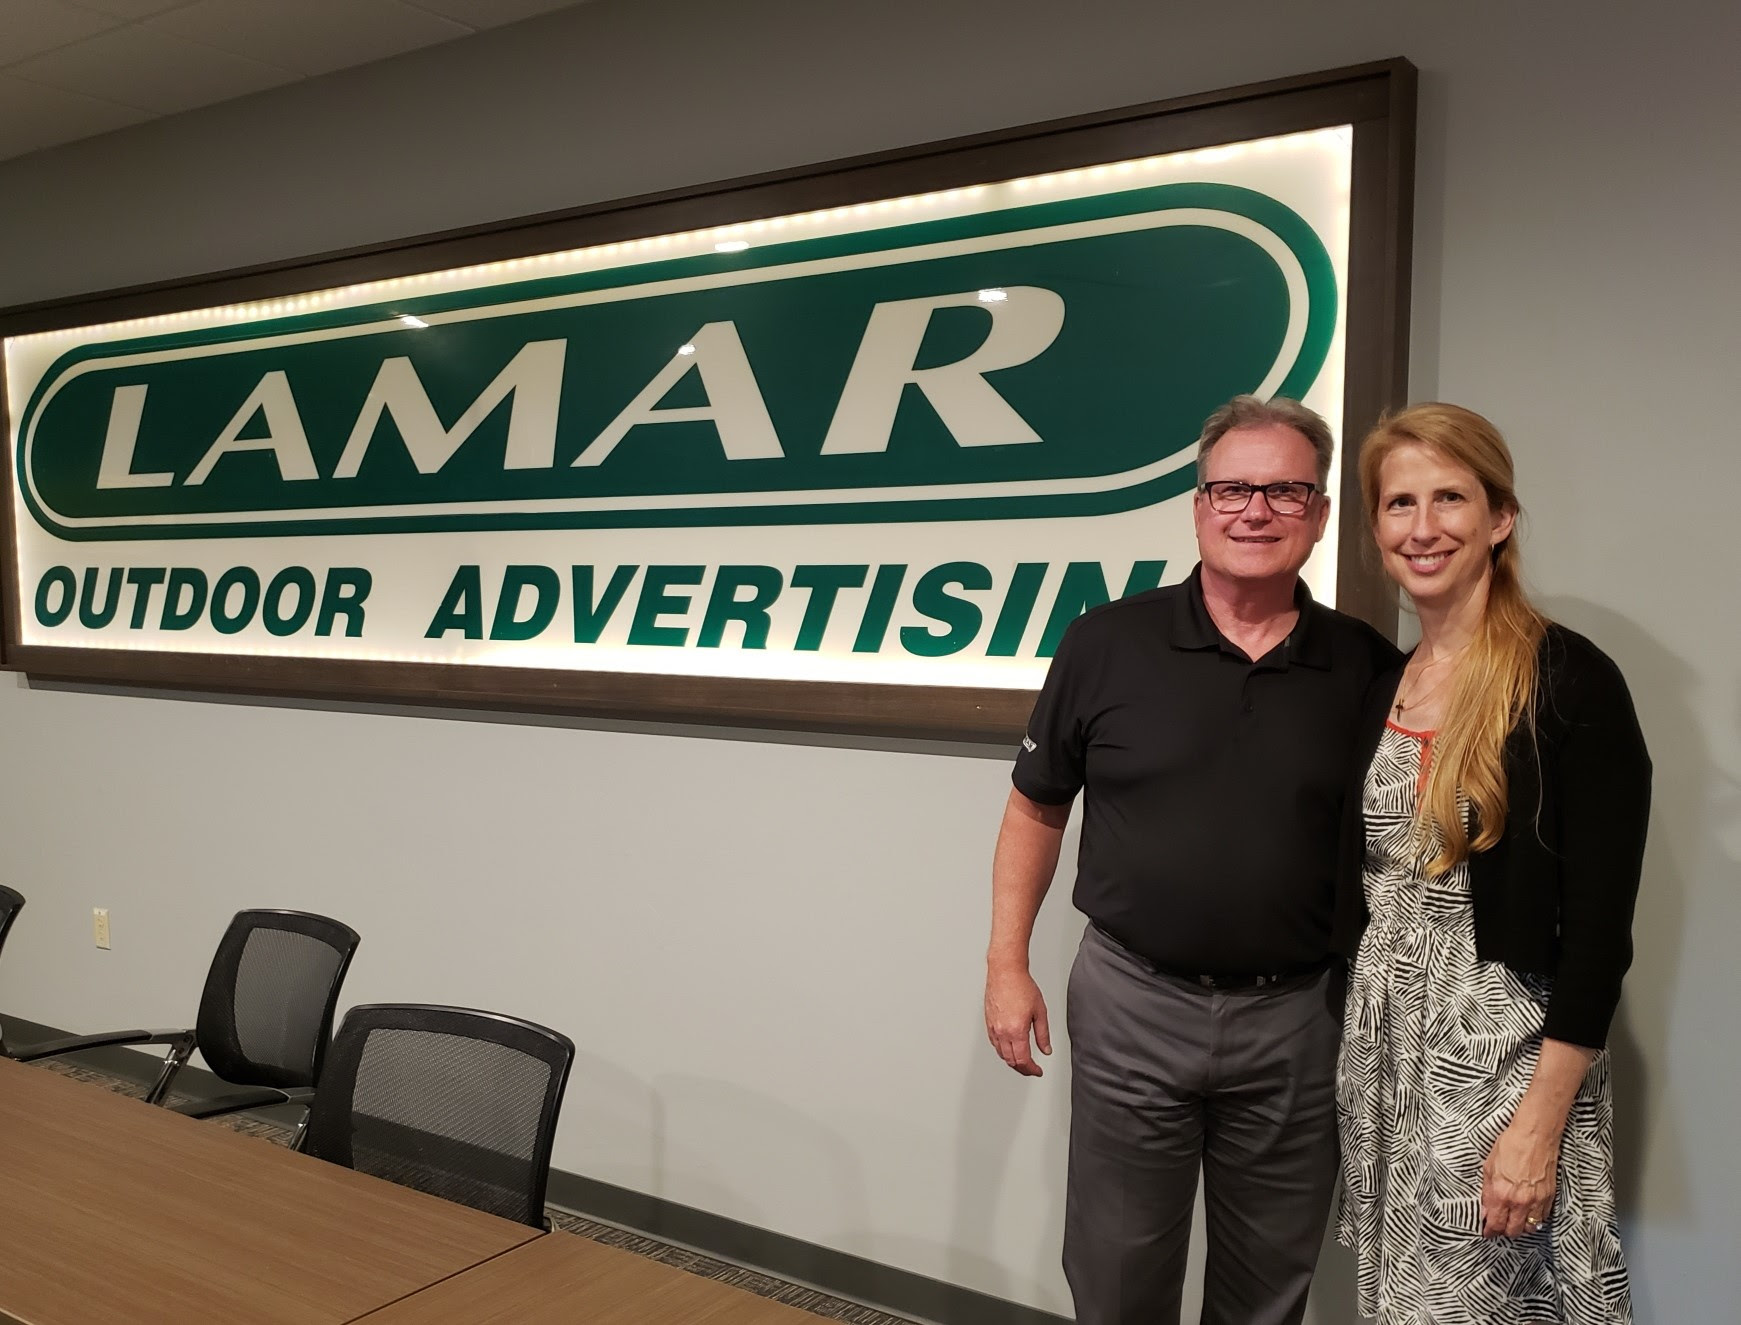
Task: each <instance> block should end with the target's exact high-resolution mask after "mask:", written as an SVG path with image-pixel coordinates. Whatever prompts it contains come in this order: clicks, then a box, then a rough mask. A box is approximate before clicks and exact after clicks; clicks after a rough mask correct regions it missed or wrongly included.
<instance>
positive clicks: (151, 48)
mask: <svg viewBox="0 0 1741 1325" xmlns="http://www.w3.org/2000/svg"><path fill="white" fill-rule="evenodd" d="M5 72H7V73H9V74H11V75H12V76H13V77H15V78H23V79H28V80H30V81H31V82H38V83H47V84H48V85H49V86H51V87H59V88H65V89H66V90H68V91H71V92H83V93H84V94H85V95H86V96H92V97H98V98H100V99H102V100H105V101H118V102H120V103H121V104H122V105H124V106H137V107H138V108H139V109H141V110H154V111H156V112H157V113H158V114H160V115H169V114H173V113H174V112H176V111H178V110H190V109H192V108H193V107H195V106H205V105H209V104H210V103H211V102H214V101H227V100H228V99H229V98H231V97H239V96H242V95H244V94H246V93H249V92H258V91H259V90H260V89H261V88H266V87H275V86H277V85H278V84H280V83H285V82H289V81H291V79H292V78H293V77H294V74H292V73H291V72H290V71H288V70H286V69H285V68H284V67H283V66H281V65H279V66H273V65H268V64H262V63H260V62H259V61H256V60H248V59H244V58H243V57H241V56H239V55H230V54H228V53H226V52H224V51H220V50H216V49H214V48H213V47H210V46H197V45H195V44H194V43H192V42H190V41H184V40H182V39H181V38H180V37H172V36H170V35H169V34H168V33H166V32H155V31H153V30H152V29H150V28H142V27H137V26H134V27H125V28H116V29H114V30H113V31H110V32H105V33H103V34H102V35H101V36H98V37H92V38H91V39H90V40H89V41H81V42H75V43H74V44H73V45H71V46H63V47H61V48H60V49H59V50H56V51H50V52H48V53H47V54H46V55H38V56H35V57H33V58H32V59H29V60H22V61H20V62H19V63H17V64H15V65H9V66H8V67H7V68H6V71H5Z"/></svg>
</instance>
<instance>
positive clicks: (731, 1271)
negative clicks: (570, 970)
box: [34, 1059, 913, 1325]
mask: <svg viewBox="0 0 1741 1325" xmlns="http://www.w3.org/2000/svg"><path fill="white" fill-rule="evenodd" d="M34 1066H37V1067H45V1068H48V1069H50V1070H51V1071H55V1072H61V1073H64V1074H65V1075H67V1076H70V1077H77V1078H78V1079H79V1080H81V1081H90V1082H94V1083H96V1084H97V1085H100V1086H103V1087H105V1088H107V1089H109V1090H112V1091H115V1092H116V1093H117V1094H121V1095H132V1096H135V1097H137V1096H140V1095H143V1094H144V1093H145V1088H144V1087H143V1086H141V1085H140V1084H139V1083H137V1082H134V1081H128V1080H125V1079H123V1078H121V1077H115V1076H110V1075H109V1074H108V1073H105V1072H99V1071H97V1070H95V1069H93V1068H89V1067H85V1066H83V1065H81V1064H77V1063H69V1062H63V1061H60V1060H58V1059H43V1060H42V1061H40V1062H38V1063H36V1064H34ZM182 1098H183V1097H181V1096H177V1095H175V1094H173V1093H172V1094H171V1096H170V1099H171V1102H172V1103H179V1102H180V1100H181V1099H182ZM212 1123H213V1124H214V1125H215V1124H218V1123H223V1124H225V1125H227V1126H229V1127H232V1128H234V1129H235V1130H236V1131H238V1132H246V1133H247V1134H248V1135H250V1136H259V1137H264V1138H266V1139H267V1140H268V1141H273V1142H276V1143H277V1144H279V1145H288V1144H289V1143H290V1138H291V1135H292V1129H291V1127H290V1126H287V1125H285V1124H282V1123H276V1122H271V1121H268V1120H267V1119H263V1118H252V1117H249V1116H248V1115H246V1114H239V1113H237V1114H230V1115H228V1116H226V1117H223V1118H214V1119H212ZM549 1214H550V1222H551V1224H552V1225H554V1226H555V1227H556V1228H558V1229H560V1230H562V1231H563V1232H565V1233H573V1234H575V1235H577V1236H579V1237H583V1238H591V1239H592V1240H593V1241H594V1242H602V1243H604V1244H605V1245H606V1246H611V1247H620V1248H621V1249H623V1250H624V1251H632V1252H634V1253H636V1254H637V1255H640V1256H647V1257H650V1258H652V1259H653V1260H656V1261H659V1262H660V1263H661V1264H664V1265H670V1266H674V1267H675V1268H677V1269H679V1270H686V1271H687V1272H689V1273H690V1274H698V1275H700V1276H701V1277H702V1278H704V1279H717V1280H719V1281H720V1282H721V1283H726V1284H731V1285H732V1286H733V1287H736V1288H741V1289H743V1290H744V1291H745V1292H749V1293H754V1294H755V1295H756V1296H757V1297H765V1298H771V1299H772V1300H773V1301H776V1302H782V1303H784V1304H785V1305H787V1306H789V1307H797V1308H798V1309H799V1310H800V1311H808V1312H810V1313H811V1314H813V1315H816V1316H819V1317H821V1318H823V1319H825V1320H838V1321H845V1322H847V1325H913V1322H911V1321H909V1320H907V1319H906V1318H905V1317H903V1316H891V1315H889V1314H888V1313H887V1312H884V1311H877V1310H876V1309H874V1308H872V1307H867V1306H863V1305H861V1304H859V1303H857V1302H847V1301H844V1300H843V1299H841V1298H838V1297H831V1296H829V1295H828V1294H827V1293H823V1292H820V1291H818V1290H817V1289H814V1288H807V1287H805V1286H804V1285H803V1284H794V1283H790V1282H788V1281H787V1280H784V1279H776V1278H774V1277H773V1276H772V1275H768V1274H763V1273H762V1272H761V1271H759V1270H751V1269H747V1268H746V1267H744V1266H742V1265H734V1264H732V1263H731V1262H730V1261H722V1260H718V1259H716V1258H714V1257H712V1256H705V1255H703V1254H702V1253H700V1252H697V1251H691V1250H689V1249H688V1248H686V1247H679V1246H675V1245H673V1244H671V1243H669V1242H661V1241H659V1240H658V1239H657V1238H650V1237H647V1236H646V1235H645V1234H643V1233H636V1232H634V1231H632V1230H630V1229H626V1228H618V1227H616V1226H615V1225H613V1224H601V1223H598V1222H597V1221H596V1220H591V1219H587V1218H585V1217H583V1216H581V1215H577V1214H573V1213H571V1212H569V1211H567V1210H562V1209H558V1208H557V1207H556V1206H551V1207H550V1210H549Z"/></svg>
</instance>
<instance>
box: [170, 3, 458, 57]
mask: <svg viewBox="0 0 1741 1325" xmlns="http://www.w3.org/2000/svg"><path fill="white" fill-rule="evenodd" d="M145 26H146V27H148V28H150V29H152V30H154V31H158V32H168V33H171V34H173V35H175V36H178V37H183V38H186V39H188V40H191V41H196V42H200V43H203V44H205V45H208V46H215V47H217V48H218V49H219V50H222V51H227V52H229V53H230V54H231V55H240V56H244V57H247V58H249V59H253V60H259V61H261V62H262V63H265V64H275V65H282V66H285V67H288V68H291V69H294V70H295V71H296V72H297V73H299V74H308V75H312V74H325V73H331V72H332V71H333V70H334V69H348V68H350V67H351V66H352V65H358V64H367V63H369V62H370V61H371V60H384V59H386V58H387V57H388V56H391V55H400V54H403V53H404V52H405V51H412V50H416V49H417V48H418V47H419V46H433V45H435V44H436V43H437V42H443V41H451V40H452V39H453V38H455V37H464V36H467V35H468V34H469V33H470V32H471V31H472V29H471V28H469V27H467V26H466V25H465V24H463V23H456V22H454V21H453V20H452V19H450V18H442V17H441V16H439V15H436V14H431V13H429V12H428V11H426V10H422V9H414V8H412V7H411V6H410V5H402V4H396V3H382V0H299V2H298V3H297V4H296V5H295V6H294V7H293V8H291V7H286V6H285V5H283V4H277V3H271V0H195V2H194V3H193V4H190V5H186V6H184V7H182V8H180V9H175V10H171V11H170V12H169V13H167V14H164V15H161V16H160V17H158V18H154V19H149V20H147V21H146V24H145Z"/></svg>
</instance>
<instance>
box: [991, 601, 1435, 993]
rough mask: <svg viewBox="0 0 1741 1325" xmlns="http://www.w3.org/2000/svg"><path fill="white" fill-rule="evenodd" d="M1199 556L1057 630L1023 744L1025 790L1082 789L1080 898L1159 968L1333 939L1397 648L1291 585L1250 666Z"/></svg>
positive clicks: (1222, 968)
mask: <svg viewBox="0 0 1741 1325" xmlns="http://www.w3.org/2000/svg"><path fill="white" fill-rule="evenodd" d="M1201 574H1202V571H1201V567H1199V568H1198V569H1196V570H1193V571H1192V572H1191V578H1190V579H1189V580H1187V581H1186V582H1185V583H1183V584H1179V585H1172V586H1169V587H1167V588H1164V589H1154V590H1151V591H1150V592H1148V593H1142V594H1137V595H1134V596H1133V597H1130V598H1124V599H1120V600H1119V601H1118V602H1115V603H1108V604H1107V605H1105V606H1104V607H1099V608H1095V609H1094V610H1093V611H1090V612H1088V613H1086V614H1084V615H1083V616H1081V617H1079V618H1078V619H1077V620H1076V621H1075V622H1074V623H1072V625H1071V626H1070V629H1069V630H1067V631H1066V632H1065V634H1064V638H1063V640H1062V641H1061V642H1060V644H1059V647H1058V652H1057V655H1056V656H1055V657H1054V658H1053V660H1052V667H1051V670H1050V672H1048V674H1047V676H1046V684H1045V686H1044V688H1043V689H1042V690H1041V691H1040V697H1039V700H1038V701H1037V702H1036V703H1035V705H1034V713H1033V717H1032V719H1031V720H1030V722H1029V724H1028V733H1027V737H1026V739H1025V740H1023V742H1022V748H1021V750H1020V752H1019V753H1018V754H1017V755H1016V766H1015V773H1014V781H1015V785H1016V790H1018V791H1020V792H1021V793H1022V794H1023V795H1024V796H1027V797H1028V798H1029V799H1031V800H1035V801H1039V802H1041V803H1043V804H1049V805H1062V804H1066V803H1068V802H1069V801H1070V800H1071V799H1072V798H1074V797H1075V795H1076V793H1077V792H1078V791H1082V790H1084V789H1086V793H1087V794H1086V795H1085V796H1084V798H1083V814H1082V848H1081V853H1080V855H1079V856H1078V859H1077V866H1076V897H1075V900H1076V905H1077V906H1078V907H1079V908H1080V909H1081V910H1082V911H1083V912H1084V913H1086V914H1087V916H1088V917H1089V918H1090V919H1091V920H1093V921H1094V922H1095V923H1096V924H1097V925H1099V926H1100V927H1101V928H1102V929H1104V930H1105V931H1106V932H1107V933H1109V934H1110V935H1112V937H1114V938H1115V939H1117V940H1118V941H1119V942H1120V943H1122V944H1124V945H1125V946H1126V947H1128V948H1130V949H1131V950H1132V951H1133V952H1136V953H1138V954H1139V955H1141V956H1143V957H1146V958H1147V959H1148V960H1149V961H1151V962H1153V963H1154V964H1155V965H1157V966H1160V967H1163V968H1166V969H1171V970H1175V971H1187V972H1197V973H1203V974H1213V975H1256V974H1261V973H1264V972H1269V971H1280V970H1286V969H1291V968H1294V967H1299V966H1305V965H1308V964H1310V963H1312V962H1316V961H1320V960H1322V959H1323V958H1324V957H1325V956H1327V955H1328V954H1329V952H1330V925H1331V917H1332V912H1333V905H1334V896H1335V876H1336V863H1337V861H1336V854H1337V845H1338V834H1339V829H1340V824H1341V819H1342V801H1343V797H1344V795H1345V794H1346V792H1347V788H1348V785H1349V766H1350V764H1351V762H1352V761H1353V759H1354V758H1355V745H1356V743H1357V739H1358V731H1357V729H1358V727H1359V724H1360V715H1361V708H1362V701H1363V699H1364V697H1365V694H1366V689H1367V686H1368V685H1369V684H1370V683H1371V681H1372V679H1373V678H1374V677H1375V676H1377V675H1378V674H1379V673H1381V672H1384V671H1388V670H1389V669H1390V668H1392V667H1394V666H1395V665H1396V664H1397V662H1398V660H1399V659H1400V658H1401V654H1399V653H1398V652H1397V650H1396V649H1395V648H1393V647H1392V646H1391V644H1390V643H1389V642H1388V641H1386V640H1385V639H1384V638H1383V637H1382V636H1381V635H1379V633H1378V632H1377V631H1375V630H1373V629H1372V628H1371V627H1370V626H1368V625H1366V624H1365V623H1364V622H1361V621H1356V620H1355V619H1354V618H1353V617H1348V616H1344V615H1342V614H1341V613H1340V612H1334V611H1332V610H1330V609H1329V608H1327V607H1322V606H1320V605H1319V604H1317V603H1315V602H1313V601H1312V597H1311V595H1310V594H1309V593H1308V592H1307V591H1306V587H1305V585H1304V584H1300V585H1299V586H1298V587H1297V588H1296V590H1295V601H1296V603H1297V604H1298V605H1299V609H1300V618H1299V623H1298V624H1297V625H1296V626H1295V627H1294V629H1293V632H1292V633H1291V634H1290V635H1289V636H1288V637H1287V638H1286V639H1285V640H1283V641H1282V642H1281V643H1280V644H1278V645H1277V646H1276V647H1275V648H1274V649H1271V650H1270V651H1269V653H1267V654H1265V655H1264V656H1263V657H1262V658H1260V659H1258V660H1257V661H1256V662H1255V663H1254V662H1252V661H1251V660H1250V659H1248V658H1247V657H1246V656H1245V654H1244V653H1242V652H1241V651H1240V650H1239V649H1238V648H1237V647H1236V646H1235V645H1233V644H1231V643H1229V642H1228V640H1227V639H1226V638H1225V637H1223V636H1222V634H1221V632H1220V631H1219V630H1217V629H1216V627H1215V622H1214V620H1213V619H1212V618H1211V617H1210V615H1209V609H1208V608H1207V606H1205V604H1204V602H1203V587H1202V581H1201Z"/></svg>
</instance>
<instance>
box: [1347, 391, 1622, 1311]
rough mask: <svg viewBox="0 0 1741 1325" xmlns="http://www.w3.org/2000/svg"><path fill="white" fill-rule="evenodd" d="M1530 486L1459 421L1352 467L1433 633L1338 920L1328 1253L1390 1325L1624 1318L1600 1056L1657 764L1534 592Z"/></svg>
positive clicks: (1381, 741)
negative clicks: (1527, 588) (1523, 511)
mask: <svg viewBox="0 0 1741 1325" xmlns="http://www.w3.org/2000/svg"><path fill="white" fill-rule="evenodd" d="M1512 483H1513V480H1512V463H1511V454H1510V452H1509V451H1508V450H1507V449H1506V445H1505V441H1504V439H1503V438H1502V437H1501V436H1500V435H1499V433H1498V431H1497V430H1496V429H1495V428H1494V427H1493V425H1492V424H1490V423H1489V422H1488V421H1487V420H1486V419H1484V418H1482V417H1481V416H1480V415H1478V414H1474V413H1472V412H1470V411H1469V410H1465V409H1460V408H1458V407H1457V406H1455V405H1443V404H1429V405H1417V406H1415V407H1414V408H1412V409H1408V410H1405V411H1403V412H1402V413H1400V414H1397V415H1395V416H1394V417H1390V418H1387V419H1385V420H1384V421H1382V422H1381V423H1380V424H1379V425H1378V427H1377V428H1376V429H1375V430H1374V431H1373V433H1372V435H1371V436H1370V437H1368V438H1367V439H1366V442H1365V444H1364V447H1363V449H1362V451H1361V455H1360V484H1361V495H1362V498H1363V500H1364V501H1365V504H1366V508H1367V511H1368V514H1369V515H1370V517H1371V520H1372V526H1373V532H1374V536H1375V537H1376V540H1377V542H1378V547H1379V551H1380V553H1381V554H1382V557H1383V560H1384V566H1385V570H1386V572H1387V573H1388V574H1389V575H1390V576H1391V578H1392V579H1394V580H1395V581H1396V582H1397V584H1398V585H1399V586H1400V587H1401V588H1402V589H1403V590H1404V591H1405V592H1406V593H1407V594H1408V595H1409V597H1410V598H1411V599H1412V600H1413V602H1414V606H1415V608H1416V610H1417V611H1418V612H1419V615H1420V626H1421V641H1420V645H1419V647H1418V648H1416V650H1415V651H1414V653H1412V654H1411V655H1410V656H1409V658H1408V660H1407V662H1406V664H1405V666H1404V667H1403V668H1402V669H1401V670H1400V671H1399V672H1395V673H1392V674H1391V676H1389V677H1387V678H1384V679H1382V680H1380V681H1379V682H1377V683H1376V684H1375V687H1374V696H1373V700H1372V711H1371V716H1370V722H1369V726H1368V735H1367V740H1366V743H1365V745H1364V746H1363V747H1362V749H1363V751H1364V752H1365V753H1366V754H1369V755H1370V758H1369V759H1364V758H1363V760H1362V769H1363V773H1364V777H1363V779H1362V783H1361V786H1360V788H1359V790H1358V792H1357V793H1356V794H1353V795H1351V796H1350V798H1349V804H1350V822H1349V826H1348V841H1347V846H1348V849H1349V850H1348V853H1347V854H1348V859H1349V860H1350V861H1352V862H1357V864H1356V865H1355V866H1354V867H1352V868H1349V869H1345V870H1344V878H1343V881H1342V886H1341V889H1340V893H1339V896H1338V899H1337V925H1336V928H1337V935H1336V938H1337V946H1338V948H1339V950H1340V951H1341V952H1342V953H1343V955H1344V956H1347V957H1350V958H1351V959H1352V961H1353V966H1352V969H1351V972H1350V976H1349V990H1348V1003H1347V1016H1346V1024H1345V1032H1344V1043H1343V1047H1342V1057H1341V1061H1340V1064H1339V1068H1338V1075H1337V1103H1338V1108H1339V1111H1340V1115H1341V1117H1340V1121H1341V1129H1342V1147H1343V1158H1342V1172H1343V1188H1344V1192H1343V1204H1342V1211H1341V1215H1340V1219H1339V1221H1338V1235H1339V1237H1340V1239H1341V1240H1342V1241H1343V1242H1344V1243H1345V1244H1347V1245H1349V1246H1352V1247H1353V1248H1354V1250H1355V1253H1356V1256H1357V1259H1358V1264H1359V1273H1358V1295H1359V1306H1360V1309H1361V1311H1362V1312H1364V1313H1365V1314H1367V1315H1370V1316H1376V1317H1377V1318H1378V1319H1379V1321H1380V1322H1382V1323H1383V1325H1425V1322H1428V1321H1431V1322H1433V1325H1476V1323H1477V1322H1479V1323H1480V1325H1488V1323H1489V1322H1494V1323H1497V1322H1503V1323H1504V1325H1535V1323H1536V1322H1541V1323H1543V1325H1547V1323H1548V1322H1552V1323H1553V1325H1597V1323H1598V1322H1600V1325H1616V1323H1619V1322H1630V1321H1631V1319H1632V1312H1631V1298H1630V1294H1629V1290H1628V1287H1627V1281H1626V1269H1625V1264H1624V1262H1623V1261H1622V1259H1621V1254H1620V1240H1619V1232H1618V1228H1617V1224H1616V1218H1615V1208H1614V1182H1613V1167H1614V1166H1613V1100H1612V1094H1611V1088H1610V1083H1609V1066H1608V1056H1607V1054H1606V1053H1605V1052H1604V1051H1603V1045H1604V1043H1605V1040H1606V1036H1607V1033H1608V1026H1609V1022H1610V1020H1611V1019H1612V1017H1613V1014H1614V1007H1615V1004H1616V1002H1617V1001H1618V999H1619V996H1620V979H1621V976H1622V975H1623V974H1624V972H1625V970H1626V968H1627V966H1628V965H1629V964H1630V962H1631V958H1632V943H1631V924H1632V908H1633V902H1634V899H1635V898H1636V895H1637V891H1638V876H1639V869H1640V866H1641V863H1642V859H1643V854H1644V834H1645V823H1646V819H1647V817H1648V810H1649V798H1650V758H1649V755H1648V754H1647V753H1646V751H1645V748H1644V739H1643V736H1642V735H1641V733H1640V732H1639V729H1638V721H1637V718H1636V717H1635V716H1634V713H1633V708H1632V700H1631V697H1630V695H1629V694H1628V693H1627V689H1626V683H1625V681H1624V680H1622V679H1621V676H1620V673H1619V672H1618V670H1616V668H1615V666H1614V664H1613V663H1612V662H1611V661H1609V659H1608V658H1607V657H1606V656H1605V655H1604V654H1603V653H1602V652H1601V651H1600V650H1598V649H1597V648H1596V647H1595V646H1594V645H1593V644H1591V643H1590V641H1588V640H1587V639H1585V638H1584V637H1583V636H1581V635H1577V634H1575V633H1573V632H1572V631H1570V630H1567V629H1565V628H1564V627H1563V626H1558V625H1555V624H1554V623H1552V622H1550V621H1548V620H1547V619H1546V618H1545V617H1543V616H1542V615H1541V613H1539V612H1538V611H1536V609H1535V608H1534V607H1532V606H1531V605H1530V602H1529V599H1528V597H1527V596H1526V595H1525V594H1524V591H1523V587H1522V584H1521V582H1520V579H1519V569H1518V552H1517V544H1516V540H1515V539H1514V538H1513V533H1514V531H1515V525H1516V521H1517V516H1518V503H1517V496H1516V493H1515V492H1514V491H1513V486H1512Z"/></svg>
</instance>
